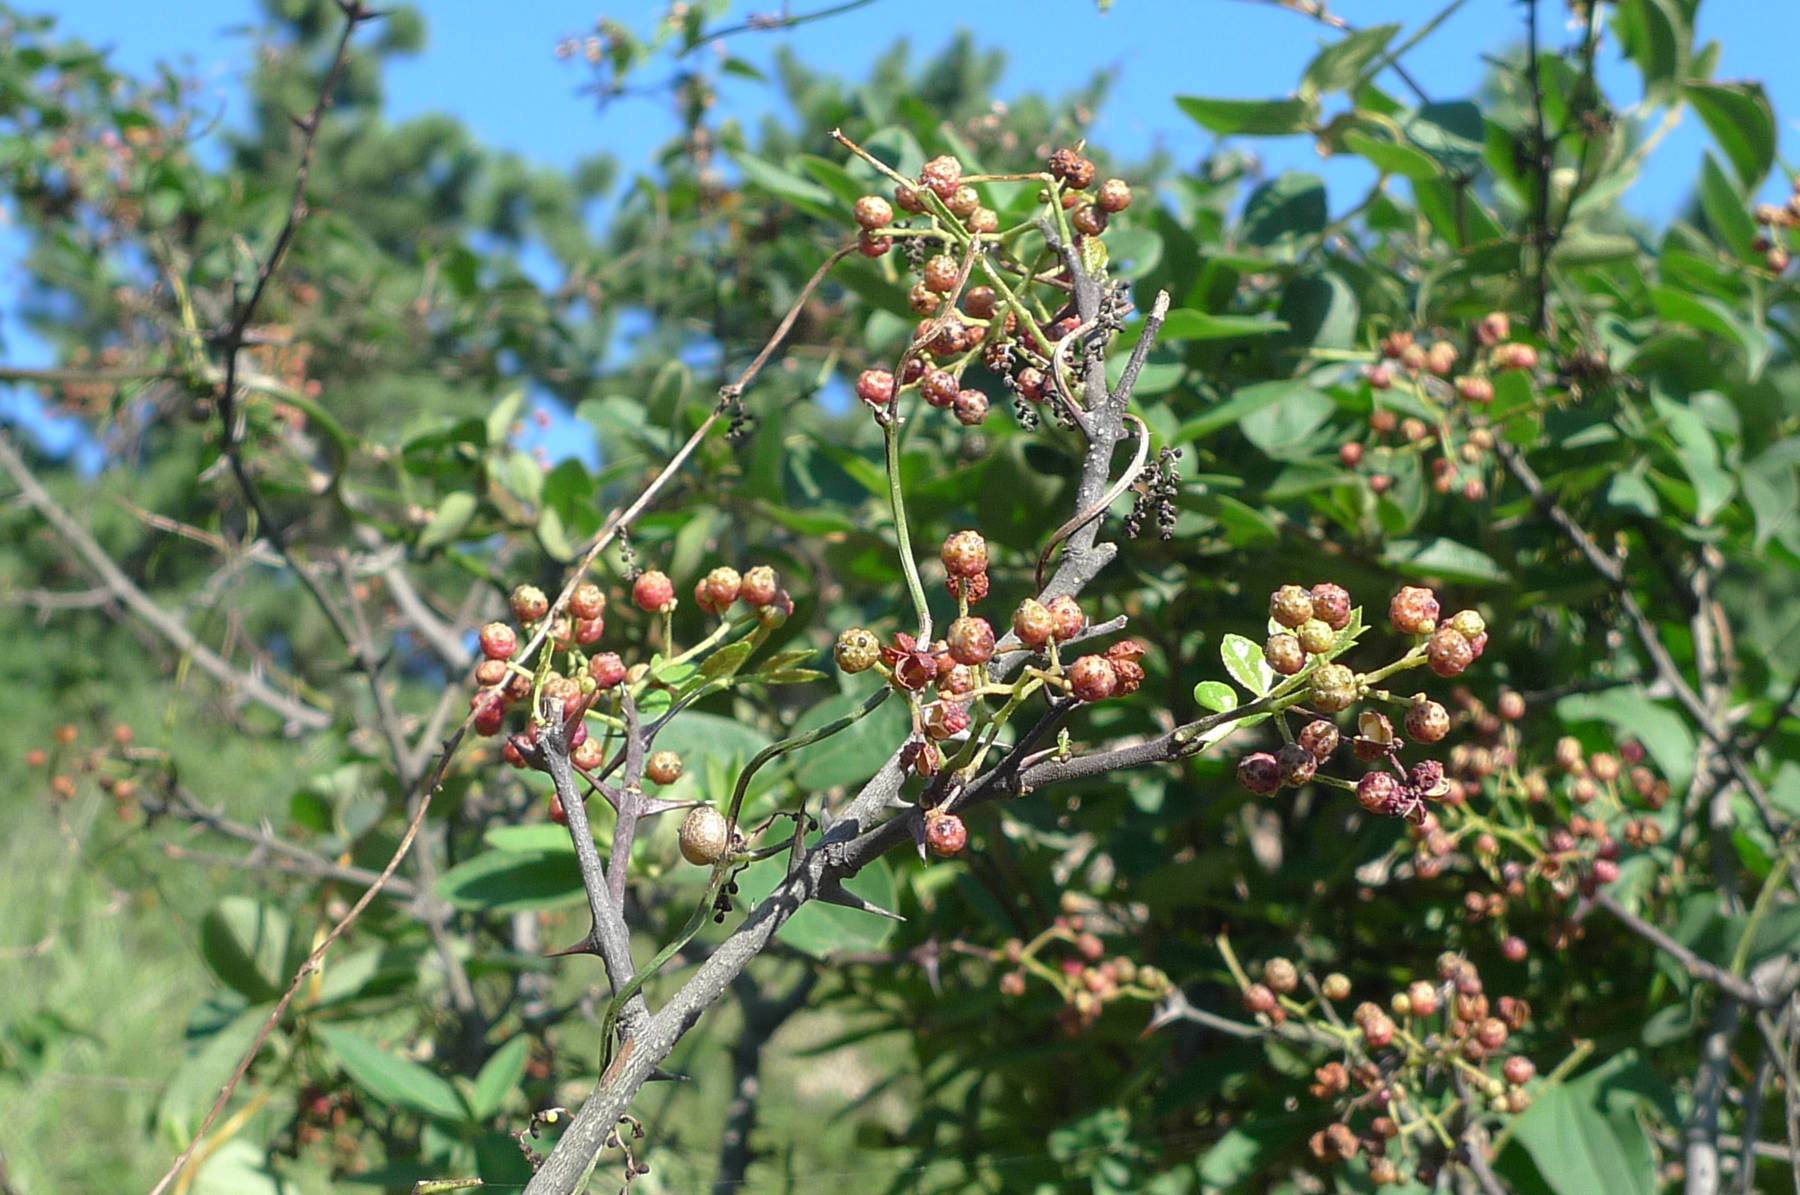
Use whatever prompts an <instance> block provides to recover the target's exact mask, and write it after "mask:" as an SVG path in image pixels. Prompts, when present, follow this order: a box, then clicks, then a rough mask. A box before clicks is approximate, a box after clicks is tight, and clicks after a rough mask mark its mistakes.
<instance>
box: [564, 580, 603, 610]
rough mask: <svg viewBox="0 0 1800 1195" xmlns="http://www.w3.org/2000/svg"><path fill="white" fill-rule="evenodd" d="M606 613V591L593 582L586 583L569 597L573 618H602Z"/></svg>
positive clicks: (576, 588)
mask: <svg viewBox="0 0 1800 1195" xmlns="http://www.w3.org/2000/svg"><path fill="white" fill-rule="evenodd" d="M605 613H606V591H605V590H604V589H601V588H600V587H599V586H598V585H596V584H594V583H593V582H592V581H584V582H582V583H581V584H580V585H577V586H576V587H575V592H574V593H571V594H570V595H569V616H570V617H571V618H577V619H581V618H600V617H602V616H604V615H605Z"/></svg>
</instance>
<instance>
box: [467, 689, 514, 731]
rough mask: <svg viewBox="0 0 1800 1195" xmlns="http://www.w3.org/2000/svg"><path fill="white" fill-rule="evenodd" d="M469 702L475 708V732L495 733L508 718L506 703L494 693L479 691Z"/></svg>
mask: <svg viewBox="0 0 1800 1195" xmlns="http://www.w3.org/2000/svg"><path fill="white" fill-rule="evenodd" d="M469 704H470V705H471V706H472V707H473V708H474V710H475V733H476V734H481V735H494V734H499V733H500V727H501V726H502V725H503V724H504V723H505V720H506V703H505V702H503V701H501V700H500V699H499V698H498V697H495V696H494V695H493V694H492V693H477V694H475V696H474V697H473V698H472V699H471V700H470V702H469Z"/></svg>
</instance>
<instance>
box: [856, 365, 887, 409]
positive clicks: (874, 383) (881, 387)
mask: <svg viewBox="0 0 1800 1195" xmlns="http://www.w3.org/2000/svg"><path fill="white" fill-rule="evenodd" d="M856 397H858V398H860V399H862V400H863V401H864V402H866V403H868V404H869V405H870V406H872V407H885V406H887V405H888V404H889V403H891V402H893V401H894V375H893V374H891V373H889V372H888V371H887V370H885V369H865V370H863V371H862V373H861V374H860V375H859V376H858V377H857V379H856Z"/></svg>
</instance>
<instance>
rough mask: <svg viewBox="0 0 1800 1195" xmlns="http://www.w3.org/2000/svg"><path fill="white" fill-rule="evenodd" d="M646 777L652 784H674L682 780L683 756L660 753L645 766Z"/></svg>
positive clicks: (670, 752)
mask: <svg viewBox="0 0 1800 1195" xmlns="http://www.w3.org/2000/svg"><path fill="white" fill-rule="evenodd" d="M644 776H645V778H646V779H648V780H649V781H650V782H651V783H652V784H673V783H675V782H676V781H677V780H679V779H681V756H679V755H677V754H675V753H674V752H673V751H658V752H657V753H656V754H655V755H652V756H651V757H650V759H649V761H648V762H646V763H645V764H644Z"/></svg>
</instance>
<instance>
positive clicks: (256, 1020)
mask: <svg viewBox="0 0 1800 1195" xmlns="http://www.w3.org/2000/svg"><path fill="white" fill-rule="evenodd" d="M272 1007H273V1005H271V1004H253V1005H251V1006H250V1007H249V1008H246V1009H244V1010H243V1011H242V1012H240V1013H238V1014H237V1016H235V1017H233V1018H232V1019H231V1021H230V1022H228V1023H227V1024H226V1026H225V1027H224V1028H223V1029H221V1030H219V1031H218V1032H217V1033H214V1034H212V1035H211V1036H210V1037H208V1038H206V1039H205V1042H204V1044H201V1045H200V1047H199V1049H198V1050H196V1051H195V1052H194V1053H191V1054H189V1055H188V1056H187V1057H186V1058H185V1059H183V1060H182V1062H181V1065H180V1066H178V1067H176V1068H175V1073H174V1074H173V1075H171V1076H169V1080H168V1084H167V1085H166V1086H165V1087H164V1088H163V1091H162V1095H161V1097H160V1098H159V1099H158V1100H157V1105H156V1122H157V1126H158V1127H159V1128H161V1129H163V1130H164V1131H166V1132H167V1133H169V1134H170V1136H172V1137H174V1138H177V1139H181V1140H186V1139H187V1138H189V1137H191V1136H192V1135H193V1134H194V1133H195V1132H197V1131H198V1130H199V1128H200V1121H201V1120H202V1119H203V1118H204V1117H205V1116H206V1111H207V1109H208V1108H210V1107H212V1102H213V1101H214V1100H215V1099H217V1098H218V1096H219V1088H220V1087H221V1086H222V1085H223V1084H224V1082H225V1080H226V1079H227V1078H229V1077H230V1075H231V1072H232V1070H233V1069H234V1068H235V1067H236V1066H237V1064H238V1061H239V1060H240V1059H241V1058H243V1056H244V1053H245V1051H247V1050H249V1048H250V1044H251V1043H252V1042H254V1041H255V1040H256V1035H257V1034H259V1033H261V1032H262V1027H263V1022H264V1021H266V1020H268V1019H269V1010H270V1008H272ZM189 1032H190V1033H191V1032H192V1030H191V1029H190V1031H189ZM264 1048H265V1049H266V1048H268V1043H264Z"/></svg>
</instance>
